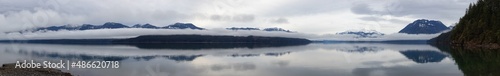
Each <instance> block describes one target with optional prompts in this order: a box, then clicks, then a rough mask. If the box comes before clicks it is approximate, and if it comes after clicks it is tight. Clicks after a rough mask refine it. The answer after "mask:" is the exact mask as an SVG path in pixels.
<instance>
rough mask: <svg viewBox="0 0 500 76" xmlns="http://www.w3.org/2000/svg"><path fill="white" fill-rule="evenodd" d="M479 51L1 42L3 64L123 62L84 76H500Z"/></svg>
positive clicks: (411, 47) (383, 46) (495, 60)
mask: <svg viewBox="0 0 500 76" xmlns="http://www.w3.org/2000/svg"><path fill="white" fill-rule="evenodd" d="M146 46H147V45H146ZM225 46H226V45H225ZM474 53H478V54H481V55H477V56H476V55H472V56H471V55H469V54H464V53H462V52H458V53H457V52H453V51H451V52H450V50H449V49H447V48H439V49H438V48H437V47H433V46H431V45H418V44H413V45H412V44H370V43H345V44H316V43H314V44H308V45H301V46H280V47H259V48H255V47H250V48H249V47H224V48H197V47H185V48H168V47H167V48H141V47H137V46H129V45H64V44H0V64H4V63H14V62H16V61H19V60H35V61H59V60H70V61H102V60H112V61H119V62H120V67H119V68H118V69H76V68H71V69H70V70H66V69H63V71H65V72H70V73H72V74H73V75H80V76H463V75H464V74H465V75H479V74H484V75H491V76H494V75H498V74H495V73H494V72H498V65H499V64H498V63H499V60H500V59H499V58H500V57H499V56H498V55H500V54H499V53H498V52H493V54H491V52H490V53H487V54H489V55H484V53H482V52H474ZM488 56H491V57H488ZM471 60H476V61H471ZM478 67H479V68H478ZM489 67H492V68H489ZM494 67H497V68H494Z"/></svg>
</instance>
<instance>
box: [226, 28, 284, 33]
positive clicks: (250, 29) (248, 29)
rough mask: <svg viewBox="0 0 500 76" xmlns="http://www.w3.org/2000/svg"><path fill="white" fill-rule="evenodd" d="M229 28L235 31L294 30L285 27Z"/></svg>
mask: <svg viewBox="0 0 500 76" xmlns="http://www.w3.org/2000/svg"><path fill="white" fill-rule="evenodd" d="M226 29H227V30H234V31H239V30H247V31H253V30H256V31H281V32H292V31H290V30H286V29H283V28H278V27H273V28H264V29H263V30H261V29H259V28H252V27H231V28H226Z"/></svg>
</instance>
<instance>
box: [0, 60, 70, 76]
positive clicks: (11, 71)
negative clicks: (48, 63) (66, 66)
mask: <svg viewBox="0 0 500 76" xmlns="http://www.w3.org/2000/svg"><path fill="white" fill-rule="evenodd" d="M0 76H73V75H71V74H70V73H66V72H62V71H61V70H59V69H47V68H30V69H26V68H15V63H10V64H3V65H2V67H0Z"/></svg>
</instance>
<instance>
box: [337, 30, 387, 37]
mask: <svg viewBox="0 0 500 76" xmlns="http://www.w3.org/2000/svg"><path fill="white" fill-rule="evenodd" d="M337 35H354V37H353V38H378V37H380V36H384V35H385V34H384V33H381V32H378V31H376V30H350V31H344V32H339V33H337Z"/></svg>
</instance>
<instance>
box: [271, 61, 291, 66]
mask: <svg viewBox="0 0 500 76" xmlns="http://www.w3.org/2000/svg"><path fill="white" fill-rule="evenodd" d="M271 64H273V65H277V66H279V67H286V66H288V64H290V61H288V60H279V61H274V62H271Z"/></svg>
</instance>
